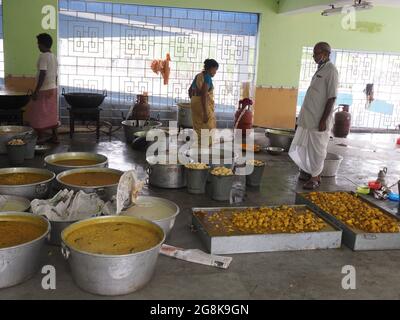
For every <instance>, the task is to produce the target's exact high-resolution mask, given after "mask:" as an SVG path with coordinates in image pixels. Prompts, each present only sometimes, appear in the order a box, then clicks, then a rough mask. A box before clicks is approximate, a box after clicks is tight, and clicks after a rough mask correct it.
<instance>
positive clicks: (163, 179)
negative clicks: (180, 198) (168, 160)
mask: <svg viewBox="0 0 400 320" xmlns="http://www.w3.org/2000/svg"><path fill="white" fill-rule="evenodd" d="M146 160H147V163H148V164H149V167H148V168H147V174H148V175H149V184H150V185H152V186H154V187H159V188H166V189H179V188H184V187H186V174H185V166H184V165H183V164H181V163H177V164H161V163H157V161H156V157H155V156H151V157H148V158H147V159H146Z"/></svg>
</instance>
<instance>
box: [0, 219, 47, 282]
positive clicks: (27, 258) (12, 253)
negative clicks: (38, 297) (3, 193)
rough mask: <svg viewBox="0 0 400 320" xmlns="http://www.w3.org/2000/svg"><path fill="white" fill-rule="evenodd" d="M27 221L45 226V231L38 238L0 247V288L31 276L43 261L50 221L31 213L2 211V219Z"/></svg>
mask: <svg viewBox="0 0 400 320" xmlns="http://www.w3.org/2000/svg"><path fill="white" fill-rule="evenodd" d="M11 220H12V221H26V222H30V223H34V224H37V225H40V226H43V229H44V230H45V232H44V233H43V234H42V235H41V236H40V237H39V238H37V239H35V240H32V241H30V242H27V243H23V244H21V245H18V246H14V247H8V248H3V249H0V288H6V287H11V286H15V285H17V284H19V283H21V282H24V281H26V280H28V279H29V278H31V277H32V276H33V275H34V274H35V273H36V272H37V271H38V270H39V269H40V265H41V262H42V258H43V254H45V251H44V250H43V246H44V244H45V240H46V238H47V237H48V235H49V233H50V223H49V222H48V221H47V220H46V219H45V218H43V217H41V216H37V215H33V214H30V213H16V212H4V213H0V221H11Z"/></svg>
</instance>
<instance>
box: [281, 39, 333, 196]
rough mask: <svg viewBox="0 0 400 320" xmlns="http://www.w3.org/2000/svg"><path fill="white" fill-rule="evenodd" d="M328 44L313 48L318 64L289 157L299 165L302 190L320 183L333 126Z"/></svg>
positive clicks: (322, 43) (331, 82) (331, 80)
mask: <svg viewBox="0 0 400 320" xmlns="http://www.w3.org/2000/svg"><path fill="white" fill-rule="evenodd" d="M330 54H331V47H330V45H329V44H328V43H326V42H319V43H317V44H316V45H315V47H314V55H313V57H314V61H315V63H317V64H318V69H317V71H316V72H315V74H314V76H313V78H312V80H311V84H310V87H309V88H308V90H307V93H306V96H305V98H304V102H303V105H302V107H301V110H300V115H299V118H298V123H297V125H298V126H297V130H296V134H295V137H294V139H293V143H292V145H291V147H290V150H289V156H290V157H291V158H292V160H293V161H294V162H295V163H296V164H297V166H298V167H299V168H300V176H299V179H300V180H303V181H306V183H305V184H304V186H303V187H304V189H307V190H314V189H317V188H318V187H319V186H320V184H321V178H320V175H321V173H322V170H323V168H324V161H325V158H326V154H327V148H328V143H329V138H330V131H331V129H332V113H333V106H334V104H335V101H336V96H337V89H338V83H339V75H338V71H337V69H336V67H335V65H334V64H333V63H332V62H331V61H330Z"/></svg>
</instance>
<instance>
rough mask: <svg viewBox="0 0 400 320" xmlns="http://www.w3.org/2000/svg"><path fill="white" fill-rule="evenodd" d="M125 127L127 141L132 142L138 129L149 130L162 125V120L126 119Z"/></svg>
mask: <svg viewBox="0 0 400 320" xmlns="http://www.w3.org/2000/svg"><path fill="white" fill-rule="evenodd" d="M122 126H123V128H124V133H125V139H126V143H129V144H131V143H132V141H133V139H134V138H135V137H134V135H133V134H134V133H135V132H138V131H149V130H151V129H156V128H159V127H161V126H162V123H161V122H160V121H153V120H124V121H122Z"/></svg>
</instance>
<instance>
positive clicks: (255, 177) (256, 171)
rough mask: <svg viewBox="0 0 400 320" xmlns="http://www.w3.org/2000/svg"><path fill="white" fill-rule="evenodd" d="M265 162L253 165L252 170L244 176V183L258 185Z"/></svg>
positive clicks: (252, 185) (251, 185) (250, 185)
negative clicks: (260, 164)
mask: <svg viewBox="0 0 400 320" xmlns="http://www.w3.org/2000/svg"><path fill="white" fill-rule="evenodd" d="M264 169H265V164H264V165H262V166H254V167H253V172H252V173H251V174H249V175H247V176H246V185H248V186H249V187H259V186H260V184H261V180H262V177H263V173H264Z"/></svg>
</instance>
